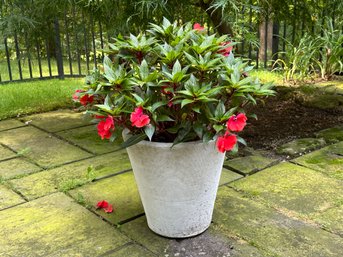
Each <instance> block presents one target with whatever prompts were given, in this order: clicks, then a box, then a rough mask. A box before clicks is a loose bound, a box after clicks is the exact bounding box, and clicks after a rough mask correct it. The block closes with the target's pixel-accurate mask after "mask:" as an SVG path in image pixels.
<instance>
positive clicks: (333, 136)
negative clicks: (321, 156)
mask: <svg viewBox="0 0 343 257" xmlns="http://www.w3.org/2000/svg"><path fill="white" fill-rule="evenodd" d="M316 136H317V137H319V138H324V139H325V141H326V142H328V143H337V142H339V141H343V125H342V126H337V127H333V128H328V129H324V130H321V131H319V132H318V133H317V134H316Z"/></svg>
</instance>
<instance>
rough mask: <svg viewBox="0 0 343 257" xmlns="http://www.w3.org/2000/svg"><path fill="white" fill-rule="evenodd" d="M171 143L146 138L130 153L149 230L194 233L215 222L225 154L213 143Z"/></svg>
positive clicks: (177, 234)
mask: <svg viewBox="0 0 343 257" xmlns="http://www.w3.org/2000/svg"><path fill="white" fill-rule="evenodd" d="M124 137H127V135H126V136H125V135H124ZM171 146H172V144H171V143H156V142H147V141H142V142H140V143H138V144H136V145H134V146H131V147H129V148H127V152H128V154H129V158H130V161H131V165H132V168H133V171H134V175H135V179H136V182H137V185H138V189H139V193H140V196H141V199H142V203H143V206H144V210H145V213H146V217H147V221H148V226H149V227H150V229H151V230H153V231H154V232H156V233H157V234H160V235H163V236H166V237H173V238H183V237H190V236H194V235H197V234H200V233H201V232H203V231H205V230H206V229H207V228H208V227H209V225H210V223H211V219H212V212H213V207H214V201H215V198H216V194H217V188H218V184H219V179H220V174H221V170H222V166H223V162H224V157H225V154H223V153H219V152H218V151H217V149H216V146H215V142H214V141H212V142H209V143H203V142H200V141H197V142H189V143H181V144H178V145H176V146H174V147H172V148H171Z"/></svg>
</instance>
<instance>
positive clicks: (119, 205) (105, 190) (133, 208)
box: [69, 171, 144, 224]
mask: <svg viewBox="0 0 343 257" xmlns="http://www.w3.org/2000/svg"><path fill="white" fill-rule="evenodd" d="M69 193H70V195H71V196H73V197H76V196H77V194H82V196H83V197H84V201H85V204H86V205H88V206H93V210H94V211H95V212H97V213H98V214H99V215H101V216H102V217H104V218H105V219H106V220H108V221H110V222H111V223H113V224H118V223H119V222H122V221H124V220H127V219H130V218H132V217H135V216H137V215H139V214H142V213H144V210H143V206H142V203H141V200H140V197H139V193H138V189H137V186H136V183H135V179H134V176H133V173H132V172H131V171H130V172H126V173H123V174H120V175H116V176H113V177H110V178H106V179H102V180H99V181H97V182H94V183H91V184H88V185H84V186H82V187H79V188H77V189H74V190H72V191H70V192H69ZM102 200H106V201H107V202H109V203H110V204H113V207H114V212H113V213H105V212H104V211H103V210H95V206H96V204H97V202H99V201H102Z"/></svg>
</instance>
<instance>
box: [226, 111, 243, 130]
mask: <svg viewBox="0 0 343 257" xmlns="http://www.w3.org/2000/svg"><path fill="white" fill-rule="evenodd" d="M247 119H248V118H247V116H245V114H244V113H239V114H238V115H232V116H231V117H230V119H229V120H228V121H227V123H226V127H227V128H228V130H230V131H237V132H239V131H242V130H243V129H244V127H245V125H246V124H247Z"/></svg>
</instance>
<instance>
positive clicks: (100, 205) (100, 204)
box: [96, 200, 108, 209]
mask: <svg viewBox="0 0 343 257" xmlns="http://www.w3.org/2000/svg"><path fill="white" fill-rule="evenodd" d="M96 208H97V209H103V208H108V202H106V201H105V200H102V201H100V202H98V203H97V204H96Z"/></svg>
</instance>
